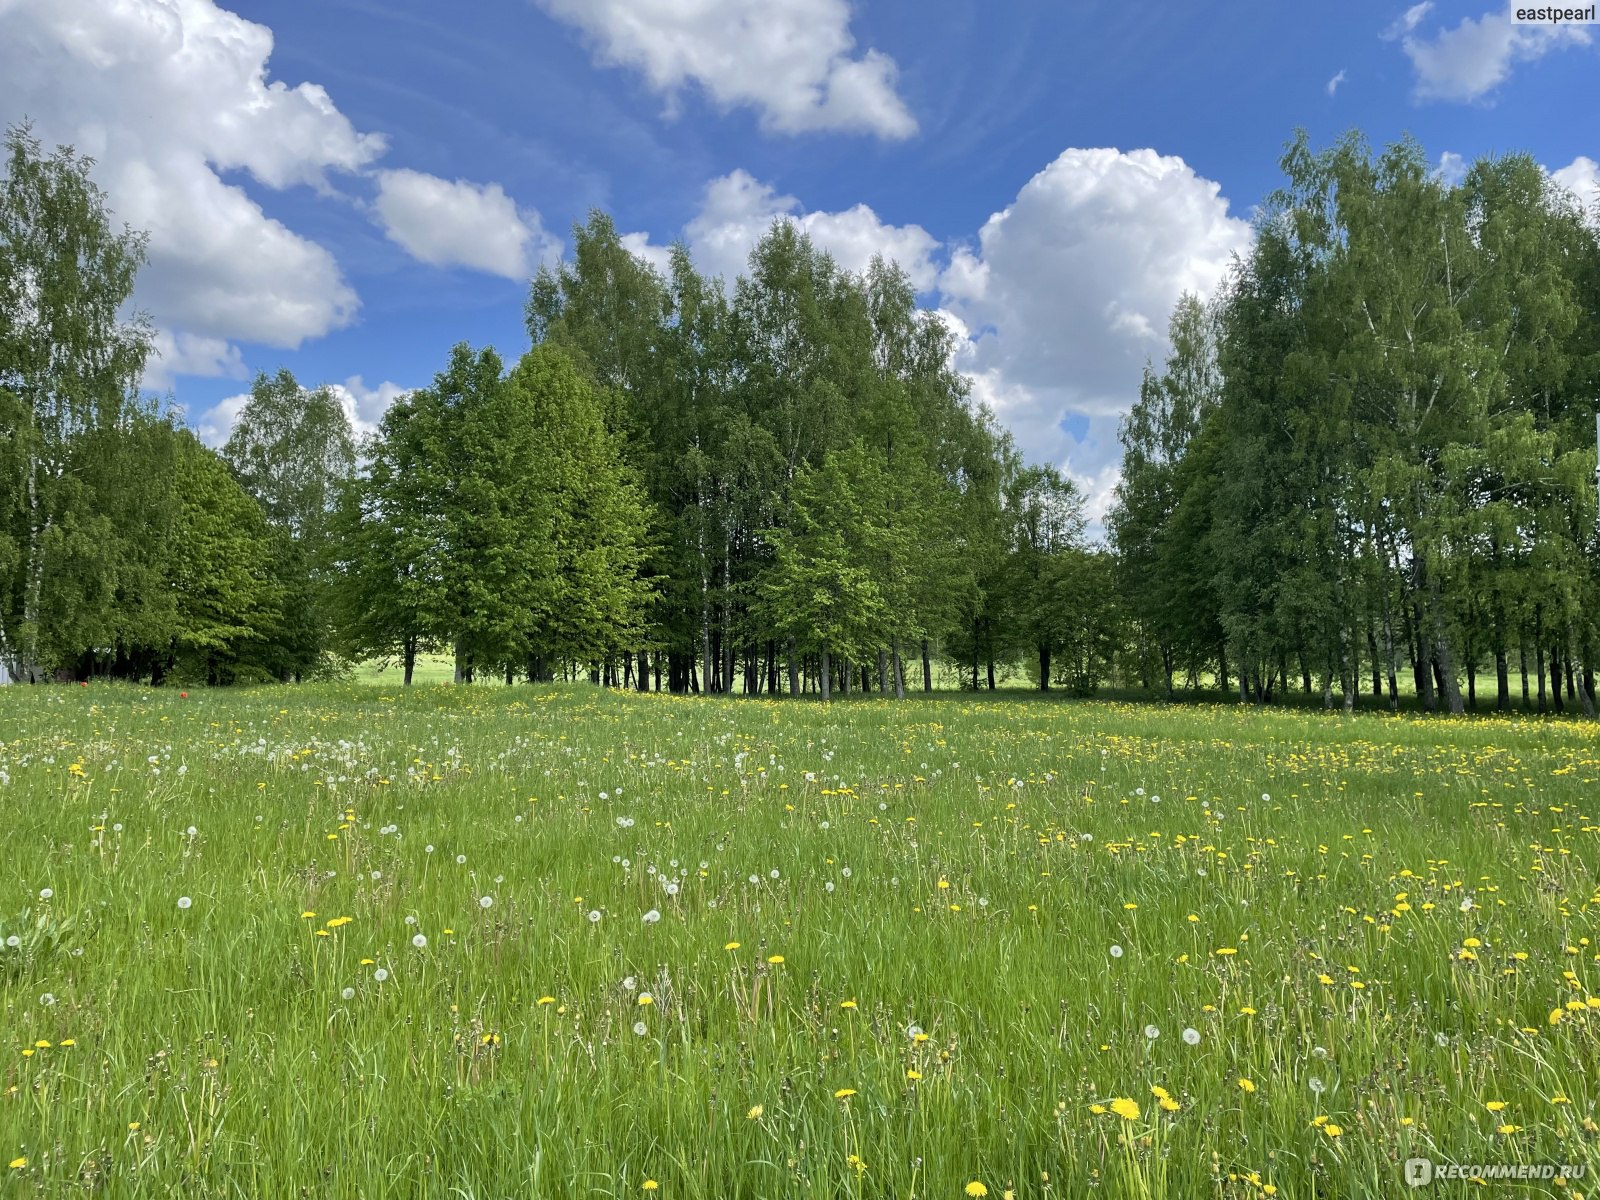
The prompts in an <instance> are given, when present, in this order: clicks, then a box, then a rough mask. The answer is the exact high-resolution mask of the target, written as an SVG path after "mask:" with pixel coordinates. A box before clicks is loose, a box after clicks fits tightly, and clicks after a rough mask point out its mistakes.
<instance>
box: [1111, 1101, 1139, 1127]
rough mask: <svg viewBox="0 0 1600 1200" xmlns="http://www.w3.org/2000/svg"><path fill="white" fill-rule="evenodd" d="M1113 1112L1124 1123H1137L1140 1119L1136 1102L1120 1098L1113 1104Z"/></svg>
mask: <svg viewBox="0 0 1600 1200" xmlns="http://www.w3.org/2000/svg"><path fill="white" fill-rule="evenodd" d="M1111 1111H1112V1112H1114V1113H1116V1114H1117V1116H1119V1117H1121V1118H1122V1119H1123V1120H1124V1121H1137V1120H1138V1119H1139V1105H1138V1102H1137V1101H1134V1100H1129V1099H1126V1098H1121V1097H1119V1098H1118V1099H1116V1100H1113V1101H1112V1102H1111Z"/></svg>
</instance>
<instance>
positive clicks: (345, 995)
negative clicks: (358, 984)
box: [339, 987, 356, 1000]
mask: <svg viewBox="0 0 1600 1200" xmlns="http://www.w3.org/2000/svg"><path fill="white" fill-rule="evenodd" d="M339 998H340V999H341V1000H354V999H355V998H356V990H355V988H353V987H347V988H345V989H344V991H342V992H340V993H339Z"/></svg>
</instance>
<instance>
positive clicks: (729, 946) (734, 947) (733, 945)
mask: <svg viewBox="0 0 1600 1200" xmlns="http://www.w3.org/2000/svg"><path fill="white" fill-rule="evenodd" d="M738 948H739V943H738V942H729V943H728V944H727V945H726V946H724V947H723V949H724V950H737V949H738Z"/></svg>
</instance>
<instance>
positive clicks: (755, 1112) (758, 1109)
mask: <svg viewBox="0 0 1600 1200" xmlns="http://www.w3.org/2000/svg"><path fill="white" fill-rule="evenodd" d="M766 1111H767V1110H766V1108H765V1107H763V1106H762V1105H760V1104H752V1105H751V1106H750V1111H749V1112H747V1113H745V1115H744V1119H745V1120H746V1121H759V1120H761V1114H762V1113H764V1112H766Z"/></svg>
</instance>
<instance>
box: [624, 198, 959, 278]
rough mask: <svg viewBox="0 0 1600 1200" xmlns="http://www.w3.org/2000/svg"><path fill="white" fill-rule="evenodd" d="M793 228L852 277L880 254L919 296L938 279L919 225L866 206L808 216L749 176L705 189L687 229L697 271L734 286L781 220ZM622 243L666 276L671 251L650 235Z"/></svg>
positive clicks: (928, 237)
mask: <svg viewBox="0 0 1600 1200" xmlns="http://www.w3.org/2000/svg"><path fill="white" fill-rule="evenodd" d="M780 219H781V220H784V221H789V222H792V223H793V224H794V225H795V227H796V228H798V229H800V230H801V231H802V232H804V233H805V234H806V235H807V236H809V237H810V238H811V240H812V242H813V243H815V244H816V246H817V247H818V248H819V249H821V250H825V251H827V252H828V253H829V254H830V255H832V256H833V259H834V261H835V262H837V263H838V264H839V265H840V266H841V267H843V268H844V269H845V270H847V271H857V272H860V271H864V270H866V268H867V266H868V264H870V263H871V262H872V258H873V256H874V255H876V254H881V255H883V257H885V258H887V259H892V260H893V261H895V262H897V263H899V264H900V266H901V267H902V268H903V269H904V270H905V272H906V275H907V276H908V277H909V278H910V279H911V283H912V285H913V286H914V287H915V288H917V290H918V291H927V290H929V289H930V288H932V287H933V286H934V285H935V284H936V283H937V281H938V278H939V263H938V262H937V261H936V256H937V254H938V253H939V249H940V247H939V242H938V239H937V238H935V237H934V236H933V235H932V234H930V233H929V232H928V231H927V230H926V229H924V228H922V226H920V225H892V224H889V223H888V222H885V221H884V220H883V219H882V218H880V217H879V216H878V214H877V213H875V212H873V210H872V209H871V208H869V207H868V206H867V205H865V204H856V205H852V206H851V207H850V208H847V209H843V210H841V211H839V212H825V211H817V212H805V211H804V210H803V209H802V207H801V204H800V201H799V200H798V199H796V198H795V197H794V196H786V195H781V194H779V192H778V191H777V189H775V188H774V187H772V186H771V185H770V184H767V183H762V182H761V181H760V180H758V179H756V178H755V177H754V176H753V175H751V174H750V173H749V172H748V171H745V170H742V169H741V170H735V171H731V172H729V173H728V174H727V175H723V176H720V177H719V178H717V179H713V180H712V181H711V182H710V183H709V184H707V185H706V191H705V198H704V200H703V201H702V203H701V206H700V209H699V211H698V212H697V213H696V214H695V215H694V217H693V218H691V219H690V221H689V223H688V224H687V225H685V226H684V228H683V237H684V241H685V242H686V243H687V244H688V246H689V250H690V252H691V254H692V255H693V257H694V262H695V265H696V267H698V268H699V269H700V271H702V272H703V273H704V274H706V275H715V276H721V277H722V279H723V282H724V283H726V284H728V285H729V286H731V285H732V283H733V281H734V279H735V278H736V277H737V276H739V275H743V274H746V273H747V264H748V260H749V257H750V251H751V249H752V248H753V247H754V246H755V244H756V242H758V241H759V240H760V239H761V237H762V235H763V234H765V233H766V232H767V230H769V229H771V228H772V223H773V221H775V220H780ZM622 240H623V243H624V244H625V245H626V246H627V247H628V248H629V249H630V250H632V251H633V252H634V253H635V254H639V255H640V256H641V257H643V258H645V259H646V260H647V261H649V262H652V263H654V264H655V265H656V266H657V267H660V268H662V269H665V266H666V260H667V254H668V251H667V250H666V248H665V247H662V246H659V245H655V244H653V243H651V242H650V240H649V238H648V237H647V236H646V235H644V234H638V233H633V234H627V235H625V236H624V237H623V239H622Z"/></svg>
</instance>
